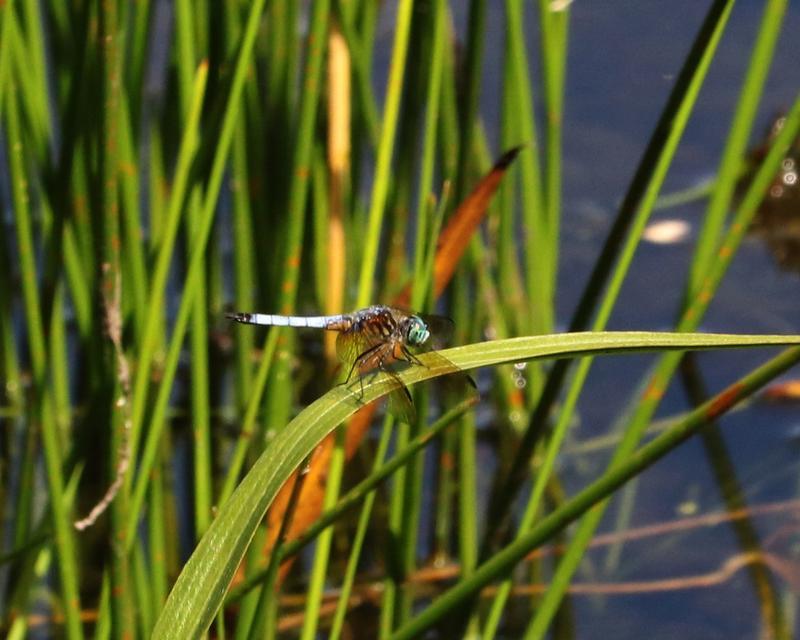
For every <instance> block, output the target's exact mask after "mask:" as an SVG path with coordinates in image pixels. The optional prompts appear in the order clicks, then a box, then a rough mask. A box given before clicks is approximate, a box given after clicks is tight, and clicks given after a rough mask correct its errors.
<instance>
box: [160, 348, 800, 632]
mask: <svg viewBox="0 0 800 640" xmlns="http://www.w3.org/2000/svg"><path fill="white" fill-rule="evenodd" d="M790 344H793V345H800V336H735V335H723V334H718V335H714V334H689V333H683V334H671V333H647V332H620V333H573V334H558V335H547V336H533V337H524V338H513V339H509V340H498V341H494V342H485V343H478V344H473V345H468V346H464V347H457V348H455V349H449V350H447V351H445V352H443V353H442V356H443V357H444V358H447V359H448V360H449V361H451V362H452V363H453V364H454V365H456V366H457V367H459V368H460V369H473V368H476V367H481V366H491V365H496V364H505V363H510V362H518V361H520V360H532V359H541V358H568V357H580V356H583V355H597V354H600V353H626V352H642V351H657V350H681V351H682V350H695V349H710V348H731V347H744V346H751V347H753V346H769V345H773V346H779V345H790ZM420 359H421V360H422V361H423V363H424V364H425V365H426V366H423V367H409V368H408V369H407V370H405V371H402V372H400V373H399V374H398V376H399V377H400V378H401V380H402V381H403V383H404V384H406V385H408V384H413V383H415V382H419V381H421V380H426V379H428V378H433V377H437V376H440V375H444V374H447V373H450V369H449V367H448V368H446V369H445V370H442V369H441V367H439V366H437V365H436V363H430V362H429V359H430V354H424V355H422V356H420ZM434 360H435V359H434ZM428 365H430V366H428ZM389 391H391V384H387V376H385V375H378V376H376V377H375V378H374V379H373V380H370V381H366V384H365V385H364V397H363V401H365V402H371V401H372V400H375V399H377V398H378V397H380V396H381V395H383V394H385V393H387V392H389ZM357 407H358V403H357V402H356V395H355V393H354V392H353V391H351V390H348V389H346V388H343V387H341V386H340V387H335V388H334V389H332V390H331V391H330V392H328V393H327V394H325V395H324V396H323V397H322V398H320V399H319V400H317V401H316V402H314V403H313V404H311V405H310V406H309V407H307V408H306V409H305V410H304V411H303V412H301V413H300V414H299V415H298V416H297V417H296V418H295V419H294V420H292V422H291V423H290V424H289V425H287V427H286V428H285V429H283V430H281V431H280V432H279V433H278V435H277V436H276V437H275V438H274V439H273V440H272V441H271V442H270V444H269V446H268V447H267V448H266V449H265V450H264V452H263V453H262V454H261V456H260V457H259V459H258V460H257V461H256V463H255V464H254V465H253V467H252V469H251V470H250V472H249V473H248V474H247V476H246V477H245V478H244V480H243V481H242V482H241V484H240V485H239V486H238V487H237V489H236V491H235V492H234V493H233V495H232V496H231V498H230V499H229V500H228V501H227V502H226V503H225V504H223V505H222V507H221V509H220V513H219V516H218V517H217V519H216V520H215V521H214V522H213V523H212V524H211V526H210V527H209V529H208V531H207V532H206V534H205V535H204V536H203V538H202V539H201V540H200V543H199V544H198V546H197V548H196V549H195V551H194V553H193V554H192V556H191V557H190V558H189V561H188V562H187V563H186V565H185V567H184V569H183V571H182V572H181V575H180V576H179V577H178V580H177V582H176V583H175V586H174V587H173V589H172V592H171V593H170V595H169V598H168V599H167V603H166V605H165V606H164V609H163V610H162V612H161V615H160V616H159V619H158V621H157V622H156V627H155V629H154V632H153V637H157V638H165V639H170V638H175V639H178V638H180V639H181V640H183V639H185V638H199V637H200V636H201V635H202V634H203V633H204V632H205V631H206V629H208V626H209V625H210V624H211V621H212V620H213V618H214V615H215V614H216V613H217V611H218V609H219V607H220V606H221V604H222V601H223V599H224V597H225V593H226V591H227V589H228V585H229V584H230V581H231V578H232V577H233V575H234V572H235V570H236V567H237V566H238V565H239V563H240V562H241V560H242V558H243V557H244V554H245V552H246V550H247V547H248V545H249V544H250V540H251V539H252V537H253V534H254V532H255V530H256V528H257V527H258V525H259V523H260V522H261V520H262V518H263V517H264V514H265V512H266V510H267V508H268V507H269V505H270V504H271V502H272V500H273V499H274V498H275V495H276V494H277V493H278V491H279V490H280V488H281V486H282V485H283V483H284V482H285V481H286V479H287V478H289V476H290V475H291V474H292V472H293V471H294V469H295V468H296V467H297V466H298V465H299V464H300V463H301V462H302V461H303V459H304V458H305V457H306V456H307V455H308V454H309V453H310V452H311V451H312V450H313V448H314V447H315V446H316V445H317V444H318V443H319V442H320V440H322V438H324V437H325V436H326V435H327V434H328V433H330V432H331V431H332V430H333V429H334V428H335V427H336V426H337V425H339V424H340V423H341V422H342V421H343V420H345V419H346V418H347V417H349V416H350V415H351V414H353V413H354V412H355V411H356V409H357Z"/></svg>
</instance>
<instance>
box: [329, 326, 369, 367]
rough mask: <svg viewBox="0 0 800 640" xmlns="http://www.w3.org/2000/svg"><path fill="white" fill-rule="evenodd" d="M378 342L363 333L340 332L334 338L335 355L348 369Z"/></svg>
mask: <svg viewBox="0 0 800 640" xmlns="http://www.w3.org/2000/svg"><path fill="white" fill-rule="evenodd" d="M378 344H379V342H378V341H377V340H375V339H374V338H372V337H370V336H369V335H368V334H366V333H364V332H363V331H340V332H339V335H338V336H336V355H338V356H339V360H341V361H342V364H344V366H345V367H347V368H348V369H350V368H351V367H352V366H353V363H354V362H355V361H356V360H358V358H359V357H360V356H361V355H362V354H364V353H366V352H367V351H369V350H370V349H372V348H373V347H375V346H377V345H378Z"/></svg>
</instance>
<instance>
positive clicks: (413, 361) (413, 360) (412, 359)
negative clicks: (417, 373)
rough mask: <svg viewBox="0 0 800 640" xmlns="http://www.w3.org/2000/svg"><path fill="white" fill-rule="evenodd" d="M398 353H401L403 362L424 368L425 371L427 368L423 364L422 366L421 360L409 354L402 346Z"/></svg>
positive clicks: (402, 345)
mask: <svg viewBox="0 0 800 640" xmlns="http://www.w3.org/2000/svg"><path fill="white" fill-rule="evenodd" d="M400 351H401V352H402V354H403V356H404V358H405V360H407V361H408V362H410V363H411V364H417V365H419V366H420V367H425V368H426V369H427V368H428V367H426V366H425V364H423V362H422V360H420V359H419V358H418V357H417V356H415V355H414V354H413V353H411V352H410V351H409V350H408V348H407V347H406V346H405V345H404V344H401V345H400Z"/></svg>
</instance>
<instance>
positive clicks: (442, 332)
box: [420, 314, 455, 349]
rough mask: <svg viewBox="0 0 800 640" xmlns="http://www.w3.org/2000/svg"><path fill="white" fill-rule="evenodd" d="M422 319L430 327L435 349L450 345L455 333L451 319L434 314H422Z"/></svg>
mask: <svg viewBox="0 0 800 640" xmlns="http://www.w3.org/2000/svg"><path fill="white" fill-rule="evenodd" d="M420 318H422V321H423V322H424V323H425V324H426V325H428V331H430V332H431V338H433V339H432V340H431V342H433V346H434V348H436V349H441V348H442V347H443V346H445V345H448V344H450V341H451V340H452V339H453V332H454V331H455V324H454V323H453V321H452V320H451V319H450V318H448V317H446V316H437V315H433V314H431V315H427V314H422V315H420Z"/></svg>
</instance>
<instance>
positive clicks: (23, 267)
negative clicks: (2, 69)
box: [5, 16, 83, 640]
mask: <svg viewBox="0 0 800 640" xmlns="http://www.w3.org/2000/svg"><path fill="white" fill-rule="evenodd" d="M6 17H7V16H6ZM15 53H17V54H18V55H19V54H21V52H19V51H17V52H15ZM8 89H9V90H8V91H7V92H6V94H5V102H6V108H5V111H6V131H7V133H6V135H7V140H8V147H7V156H8V162H9V171H10V177H11V196H12V205H13V207H14V220H15V223H16V224H15V228H16V234H17V246H18V252H19V262H20V271H21V277H22V296H23V302H24V308H25V320H26V328H27V333H28V346H29V351H30V358H31V365H32V369H33V376H34V389H35V392H36V394H37V396H38V397H37V403H36V405H35V406H36V409H35V413H36V418H37V419H39V420H41V427H42V439H43V441H44V458H45V467H46V469H47V481H48V487H49V491H50V507H51V511H52V519H53V529H54V530H55V544H56V550H57V552H58V568H59V577H60V579H61V593H62V598H63V607H64V614H65V622H66V630H65V631H66V635H67V637H68V638H70V640H72V639H75V638H82V637H83V631H82V627H81V622H80V597H79V590H78V571H77V565H76V552H75V539H74V534H73V530H72V523H71V522H70V519H69V511H70V509H69V504H68V503H67V502H66V501H65V494H64V480H63V477H62V475H61V473H62V470H61V465H62V452H61V444H60V434H59V430H58V424H57V423H56V420H55V417H54V415H53V412H54V407H53V404H52V399H51V398H50V393H49V390H48V388H47V369H46V367H47V355H46V347H45V337H44V327H43V322H42V316H41V308H40V305H39V300H38V288H37V283H38V277H37V274H36V264H35V259H34V256H35V253H34V242H33V232H32V225H31V211H30V207H29V201H30V200H29V195H28V184H30V179H29V178H28V176H27V173H26V171H25V166H26V163H25V157H24V154H25V151H26V147H25V144H24V141H23V137H22V133H21V130H20V119H19V111H18V103H17V98H18V94H17V92H16V87H15V85H14V84H13V83H12V84H10V85H9V87H8Z"/></svg>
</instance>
